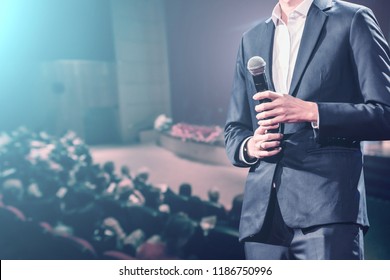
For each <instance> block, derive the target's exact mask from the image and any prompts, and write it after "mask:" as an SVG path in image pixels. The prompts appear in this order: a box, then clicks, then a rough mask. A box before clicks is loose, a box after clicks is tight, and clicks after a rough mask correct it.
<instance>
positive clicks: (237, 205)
mask: <svg viewBox="0 0 390 280" xmlns="http://www.w3.org/2000/svg"><path fill="white" fill-rule="evenodd" d="M243 200H244V195H243V194H238V195H236V196H235V197H234V198H233V201H232V208H231V209H230V211H229V212H228V219H229V224H230V226H232V227H233V228H236V229H238V226H239V224H240V217H241V208H242V202H243Z"/></svg>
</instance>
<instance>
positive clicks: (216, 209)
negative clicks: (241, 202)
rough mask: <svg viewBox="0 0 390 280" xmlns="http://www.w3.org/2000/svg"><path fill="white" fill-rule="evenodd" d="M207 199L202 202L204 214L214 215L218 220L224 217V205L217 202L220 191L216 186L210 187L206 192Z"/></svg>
mask: <svg viewBox="0 0 390 280" xmlns="http://www.w3.org/2000/svg"><path fill="white" fill-rule="evenodd" d="M207 195H208V199H209V200H208V201H205V202H204V203H203V208H204V214H203V215H204V216H216V217H217V218H218V221H221V220H225V219H226V210H225V207H224V206H223V205H222V204H221V203H220V202H219V197H220V193H219V190H218V189H217V188H211V189H210V190H209V191H208V192H207Z"/></svg>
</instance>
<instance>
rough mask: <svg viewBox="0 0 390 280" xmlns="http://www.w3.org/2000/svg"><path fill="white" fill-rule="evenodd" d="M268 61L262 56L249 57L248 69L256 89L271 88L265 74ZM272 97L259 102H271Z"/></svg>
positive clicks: (275, 130) (273, 131)
mask: <svg viewBox="0 0 390 280" xmlns="http://www.w3.org/2000/svg"><path fill="white" fill-rule="evenodd" d="M266 65H267V63H266V62H265V61H264V59H263V58H262V57H260V56H253V57H251V58H250V59H249V61H248V64H247V67H246V68H247V69H248V71H249V73H251V74H252V76H253V82H254V83H255V87H256V91H257V92H262V91H266V90H269V87H268V80H267V76H266V75H265V66H266ZM271 101H272V100H271V99H268V98H265V99H262V100H260V101H259V103H260V104H261V103H264V102H271ZM278 131H279V130H278V129H272V130H270V131H268V133H278Z"/></svg>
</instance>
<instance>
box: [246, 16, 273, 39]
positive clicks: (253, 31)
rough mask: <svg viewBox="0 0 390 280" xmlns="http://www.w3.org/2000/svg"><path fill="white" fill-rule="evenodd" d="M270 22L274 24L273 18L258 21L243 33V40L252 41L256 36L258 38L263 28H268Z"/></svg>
mask: <svg viewBox="0 0 390 280" xmlns="http://www.w3.org/2000/svg"><path fill="white" fill-rule="evenodd" d="M268 24H273V22H272V20H271V18H268V19H267V20H263V21H261V22H259V23H257V24H256V25H255V26H253V27H252V28H250V29H249V30H247V31H246V32H244V34H243V35H242V38H243V41H247V40H249V41H251V40H252V39H254V38H258V36H259V34H261V33H262V32H263V30H264V29H266V28H267V25H268Z"/></svg>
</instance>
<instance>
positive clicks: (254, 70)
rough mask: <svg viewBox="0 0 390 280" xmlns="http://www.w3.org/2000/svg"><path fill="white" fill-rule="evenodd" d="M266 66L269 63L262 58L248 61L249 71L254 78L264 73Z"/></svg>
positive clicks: (255, 57)
mask: <svg viewBox="0 0 390 280" xmlns="http://www.w3.org/2000/svg"><path fill="white" fill-rule="evenodd" d="M266 65H267V63H265V61H264V59H263V58H262V57H260V56H253V57H251V59H249V61H248V65H247V69H248V71H249V72H250V73H251V74H252V75H253V76H257V75H261V74H263V73H264V71H265V66H266Z"/></svg>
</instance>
